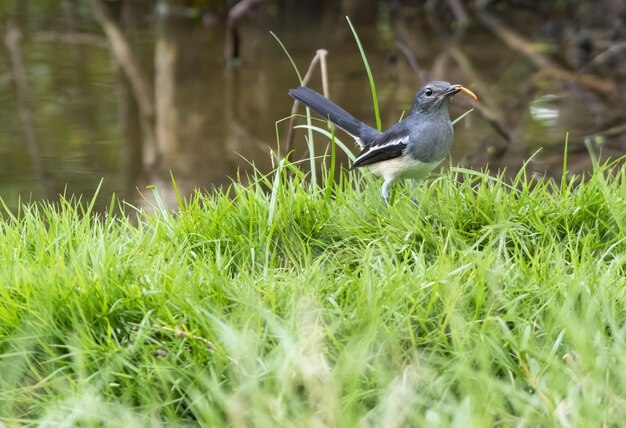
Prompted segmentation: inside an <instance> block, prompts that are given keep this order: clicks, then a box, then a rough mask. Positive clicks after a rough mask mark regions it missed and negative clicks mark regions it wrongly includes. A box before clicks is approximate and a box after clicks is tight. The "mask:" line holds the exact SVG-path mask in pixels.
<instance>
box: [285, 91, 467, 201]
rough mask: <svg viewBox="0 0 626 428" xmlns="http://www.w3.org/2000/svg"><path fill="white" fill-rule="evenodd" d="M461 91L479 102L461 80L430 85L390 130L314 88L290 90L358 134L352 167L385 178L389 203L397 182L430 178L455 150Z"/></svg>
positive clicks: (353, 133)
mask: <svg viewBox="0 0 626 428" xmlns="http://www.w3.org/2000/svg"><path fill="white" fill-rule="evenodd" d="M459 92H463V93H465V94H467V95H468V96H470V97H471V98H472V99H473V100H474V101H476V100H478V97H477V96H476V95H475V94H474V93H473V92H472V91H470V90H469V89H467V88H466V87H464V86H463V85H460V84H450V83H449V82H444V81H431V82H428V83H425V84H424V85H422V86H421V87H420V88H419V89H418V91H417V93H416V95H415V100H414V102H413V105H412V107H411V110H410V111H409V113H408V115H407V116H406V118H404V119H402V120H401V121H399V122H398V123H396V124H395V125H393V126H391V127H390V128H388V129H387V130H385V131H384V132H381V131H379V130H377V129H376V128H372V127H371V126H369V125H367V124H365V123H364V122H362V121H361V120H359V119H357V118H355V117H354V116H352V115H351V114H350V113H348V112H347V111H345V110H344V109H343V108H341V107H339V106H338V105H337V104H335V103H333V102H332V101H331V100H329V99H328V98H326V97H324V96H323V95H321V94H319V93H317V92H315V91H314V90H313V89H310V88H308V87H305V86H300V87H298V88H296V89H290V90H289V95H290V96H291V97H292V98H294V99H295V100H297V101H299V102H300V103H302V104H304V105H305V106H307V107H309V108H310V109H311V110H313V111H315V112H317V113H318V114H320V115H321V116H323V117H324V118H325V119H327V120H329V121H330V122H331V123H333V124H334V125H335V126H337V127H338V128H339V129H342V130H343V131H344V132H346V133H347V134H348V135H350V136H351V137H352V138H354V140H355V142H356V143H357V145H358V146H359V147H360V149H361V152H360V153H359V155H358V156H357V157H356V159H355V160H354V162H353V163H352V165H351V166H350V170H354V169H356V168H361V167H364V166H367V167H368V168H369V170H370V171H371V172H372V173H374V174H375V175H377V176H380V177H383V179H384V181H383V185H382V188H381V194H382V197H383V199H384V201H385V203H386V204H387V206H389V195H390V192H391V187H392V186H393V184H394V183H396V182H398V181H399V180H403V179H413V180H418V181H419V180H422V179H424V178H426V177H427V176H428V175H429V174H430V172H431V171H432V170H433V169H435V168H436V167H437V166H438V165H439V164H440V163H441V162H442V161H443V159H444V157H445V156H446V155H447V154H448V152H449V151H450V148H451V147H452V142H453V135H454V132H453V130H452V122H451V121H450V114H449V112H448V106H449V105H450V101H451V100H452V97H453V96H454V95H456V94H458V93H459Z"/></svg>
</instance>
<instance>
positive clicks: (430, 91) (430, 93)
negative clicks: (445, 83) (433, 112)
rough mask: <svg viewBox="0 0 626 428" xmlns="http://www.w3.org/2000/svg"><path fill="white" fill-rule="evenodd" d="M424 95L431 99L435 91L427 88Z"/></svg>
mask: <svg viewBox="0 0 626 428" xmlns="http://www.w3.org/2000/svg"><path fill="white" fill-rule="evenodd" d="M424 93H425V94H426V96H427V97H430V96H431V95H432V94H433V90H432V89H430V88H426V90H425V91H424Z"/></svg>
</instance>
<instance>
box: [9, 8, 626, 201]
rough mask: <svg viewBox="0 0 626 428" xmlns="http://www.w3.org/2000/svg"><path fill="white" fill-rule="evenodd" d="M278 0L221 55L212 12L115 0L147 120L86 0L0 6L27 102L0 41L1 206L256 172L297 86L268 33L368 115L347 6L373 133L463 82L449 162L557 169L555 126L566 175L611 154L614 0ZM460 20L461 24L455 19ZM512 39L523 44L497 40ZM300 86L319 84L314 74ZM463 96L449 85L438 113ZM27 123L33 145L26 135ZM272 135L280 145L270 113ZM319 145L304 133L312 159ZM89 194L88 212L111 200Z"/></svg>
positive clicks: (618, 14)
mask: <svg viewBox="0 0 626 428" xmlns="http://www.w3.org/2000/svg"><path fill="white" fill-rule="evenodd" d="M179 3H180V4H184V3H185V2H182V1H181V2H179ZM189 3H193V2H189ZM218 3H219V2H218ZM291 3H293V2H271V1H267V2H264V3H262V4H261V5H260V6H258V7H257V8H256V9H255V10H254V11H253V12H252V13H250V14H248V15H247V16H246V17H244V18H243V19H242V20H241V21H240V22H239V34H240V36H241V39H240V41H241V44H240V52H239V56H240V59H239V60H238V61H237V62H236V64H235V65H234V66H229V65H228V61H226V60H225V57H224V55H225V51H228V49H226V48H227V47H228V46H229V45H228V43H227V40H226V34H227V28H226V24H225V23H224V22H225V20H224V19H223V18H221V16H220V15H219V13H218V14H212V13H210V12H208V11H205V12H206V13H204V15H202V16H201V15H200V14H199V13H197V12H198V10H197V9H192V8H178V7H176V8H174V7H164V6H161V7H160V8H155V7H154V4H153V3H152V2H149V1H140V0H133V1H126V2H113V4H112V7H111V8H110V9H109V10H108V12H109V16H110V18H111V20H112V22H113V23H114V24H116V25H119V26H120V28H121V30H122V35H123V36H125V38H126V39H127V40H128V42H129V44H130V47H131V48H132V55H133V58H134V61H135V62H136V63H137V64H139V69H140V71H141V74H142V76H143V78H144V80H145V83H147V88H148V92H149V94H148V95H147V98H148V99H149V100H148V101H149V103H152V113H151V114H150V115H146V111H145V109H143V110H142V106H141V102H139V103H138V102H137V101H138V96H137V92H136V87H135V86H133V83H132V79H130V81H129V79H128V73H127V70H125V69H124V67H123V66H122V65H120V64H118V63H116V61H114V60H112V54H111V51H110V49H109V47H110V43H109V40H108V39H107V38H106V37H105V36H104V35H103V33H102V28H101V26H100V24H99V23H98V22H97V21H96V20H95V19H94V15H93V11H92V10H91V5H90V3H89V2H87V3H85V2H75V1H72V0H67V1H63V2H52V1H49V2H46V1H41V2H14V3H13V4H5V5H4V6H2V7H0V13H1V14H2V15H1V16H0V23H1V24H2V28H1V29H2V32H3V33H4V34H6V33H7V31H8V22H9V20H11V21H12V22H14V23H15V26H16V27H17V28H18V30H19V31H21V33H22V41H21V44H20V51H21V55H22V56H23V63H24V64H23V67H24V73H23V77H24V78H25V79H24V80H25V82H26V84H27V91H28V94H27V95H28V98H27V99H26V101H22V102H19V101H18V98H17V97H16V90H15V85H14V83H15V81H14V79H12V77H11V76H12V72H13V71H14V70H15V64H14V62H13V59H14V58H13V57H12V56H11V55H12V54H11V50H10V49H9V48H6V47H5V48H4V49H3V50H2V51H1V52H2V55H3V57H4V59H3V60H2V61H0V196H1V197H2V199H3V200H4V201H5V202H6V203H7V204H8V205H9V207H11V208H15V207H16V206H17V201H18V198H20V197H21V198H22V200H31V199H32V200H37V199H41V198H44V197H46V195H47V196H48V197H54V195H55V194H56V193H63V192H65V193H67V194H77V195H84V197H86V198H90V197H91V195H92V194H93V191H94V190H95V189H96V187H97V185H98V183H99V181H100V179H101V178H104V182H103V189H102V194H103V195H109V194H110V193H112V192H115V193H116V194H118V195H120V196H122V197H123V198H125V199H126V200H128V201H129V202H131V203H133V204H140V205H141V204H143V203H145V201H143V199H142V197H141V196H140V195H139V190H140V191H141V192H142V193H144V194H145V195H149V194H150V192H149V191H146V190H145V189H146V186H147V185H151V184H155V185H157V186H158V187H159V188H161V189H164V191H165V194H166V198H167V199H168V200H170V201H172V199H173V195H171V192H170V191H168V190H169V189H171V185H170V171H171V172H172V173H173V175H174V177H175V178H176V181H177V184H178V186H179V187H180V188H181V189H182V190H183V191H184V192H189V191H191V189H193V188H194V187H204V188H209V189H210V188H211V187H212V186H223V185H227V184H228V183H229V182H230V179H231V177H234V176H236V174H237V171H238V170H241V171H242V174H243V173H245V171H250V169H251V166H250V163H251V162H252V163H254V164H255V165H256V166H257V167H258V168H259V169H261V170H262V171H267V170H269V168H270V167H271V161H270V154H269V153H270V148H272V149H275V148H276V147H277V139H276V129H275V122H276V121H277V120H279V119H282V118H284V117H286V116H288V115H289V113H290V111H291V107H292V102H291V99H290V98H289V97H288V96H287V90H288V89H289V88H291V87H294V86H297V84H298V81H297V78H296V75H295V73H294V72H293V69H292V67H291V64H290V62H289V60H288V59H287V57H286V55H285V54H284V53H283V52H282V50H281V49H280V47H279V46H278V44H277V43H276V41H275V40H274V39H273V37H272V36H271V35H270V34H269V30H273V31H274V32H275V33H276V34H277V35H278V36H279V37H280V38H281V40H282V41H283V42H284V43H285V45H286V47H287V48H288V49H289V51H290V53H291V55H292V56H293V59H294V60H295V62H296V63H297V65H298V66H299V67H300V70H301V72H302V73H304V71H305V70H306V68H307V66H308V64H309V62H310V60H311V59H312V57H313V55H314V54H315V51H316V50H317V49H319V48H325V49H327V50H328V51H329V54H328V58H327V59H328V67H329V68H328V77H329V82H330V96H331V98H332V99H333V100H335V101H336V102H337V103H338V104H340V105H342V106H344V107H345V108H346V109H347V110H348V111H351V112H352V113H353V114H354V115H355V116H357V117H360V118H362V119H364V120H366V121H367V122H369V123H372V124H373V123H374V113H373V107H372V102H371V94H370V92H369V86H368V83H367V78H366V74H365V71H364V68H363V64H362V61H361V59H360V56H359V53H358V50H357V47H356V45H355V42H354V39H353V37H352V35H351V33H350V30H349V27H348V26H347V24H346V22H345V20H344V19H343V16H344V15H345V14H346V13H349V14H350V15H351V16H352V20H353V23H354V24H355V26H356V28H357V30H358V32H359V35H360V37H361V40H362V42H363V44H364V47H365V49H366V52H367V55H368V59H369V62H370V65H371V67H372V71H373V74H374V76H375V78H376V83H377V89H378V95H379V102H380V108H381V114H382V120H383V126H384V127H387V126H389V125H390V124H392V123H393V122H395V121H397V120H398V118H399V117H400V116H401V115H402V112H403V111H404V110H406V109H408V108H409V107H410V104H411V102H412V99H413V96H414V93H415V90H416V88H417V87H418V86H419V85H420V83H421V79H420V78H422V79H445V80H449V81H452V82H457V83H463V84H464V85H466V86H468V87H470V88H471V89H472V90H474V91H475V92H476V93H477V94H478V95H479V97H480V104H479V105H478V106H476V105H474V107H476V108H477V109H476V110H475V111H474V112H473V113H472V114H470V116H468V117H467V118H466V119H465V120H464V121H463V122H462V123H460V124H459V125H457V128H456V140H455V146H454V148H453V150H452V153H451V158H452V162H453V163H462V164H463V165H466V166H471V167H483V166H485V165H489V166H490V168H492V169H497V168H503V167H507V168H509V169H510V170H511V171H514V170H515V169H516V168H518V167H519V166H520V165H521V163H522V162H523V161H524V159H526V158H528V157H529V156H530V155H531V154H532V153H534V152H535V151H536V150H538V149H540V148H541V149H542V151H541V152H540V154H539V155H538V156H537V157H536V160H535V161H533V163H532V164H531V169H532V170H533V171H535V172H537V173H538V174H547V175H554V176H558V175H559V174H560V171H561V159H562V154H563V149H564V146H563V144H564V141H565V135H566V133H569V147H570V156H569V159H570V170H571V171H572V172H580V171H583V170H585V169H587V168H589V167H590V161H589V156H588V153H587V148H586V146H585V142H591V143H592V145H593V147H594V150H596V151H598V152H601V153H602V155H603V156H605V157H606V156H613V157H616V156H619V155H621V154H623V153H624V151H625V149H626V137H625V135H626V129H624V128H625V126H624V124H625V123H626V119H625V117H626V107H625V105H624V99H623V90H624V77H625V76H626V61H625V60H624V52H625V51H626V46H625V45H626V39H625V38H624V22H625V21H624V19H625V18H624V17H626V4H625V3H626V2H611V1H606V2H594V3H593V4H594V5H595V7H594V8H593V9H589V7H586V6H585V4H586V3H585V2H572V3H575V4H573V5H569V6H567V7H566V6H563V7H561V8H560V9H557V8H556V6H555V5H556V4H557V3H558V4H563V2H536V3H537V5H536V6H533V5H534V3H533V2H528V4H527V5H526V6H525V7H520V6H516V5H515V4H513V3H511V4H508V3H506V2H499V3H498V4H497V5H496V6H494V7H489V8H487V9H485V10H484V12H485V14H484V15H483V14H481V13H482V12H480V11H477V10H475V9H474V8H473V6H470V5H469V3H468V5H466V6H463V5H464V3H462V2H455V1H451V2H447V3H446V2H430V4H435V6H434V9H433V10H431V11H430V12H428V11H426V10H425V8H424V7H420V6H417V7H416V6H411V5H403V2H394V1H390V2H383V1H379V2H376V1H369V2H368V1H361V2H319V3H318V2H301V3H300V4H299V6H298V5H296V6H295V7H294V6H293V5H290V4H291ZM296 3H298V2H296ZM309 3H310V4H309ZM343 3H346V4H348V5H352V7H354V9H350V6H346V5H344V4H343ZM365 3H367V4H368V5H369V6H368V7H366V5H365ZM407 3H409V2H407ZM354 4H357V6H358V7H357V6H354ZM472 4H473V3H472ZM589 4H591V3H589ZM318 5H324V6H323V7H319V6H318ZM449 5H457V6H458V5H461V9H460V11H459V10H455V9H454V8H453V7H452V6H449ZM546 5H547V6H546ZM110 6H111V5H110ZM455 12H456V14H455ZM592 12H593V13H592ZM464 14H465V15H466V16H467V18H468V21H467V26H463V25H461V22H462V18H463V16H464ZM460 19H461V21H459V20H460ZM494 22H495V24H494ZM494 25H495V26H494ZM510 32H512V33H510ZM511 34H513V37H515V36H517V37H518V39H517V42H520V40H521V41H522V42H523V43H526V45H524V44H522V45H521V46H520V45H519V43H518V44H517V45H515V43H513V44H511V43H512V42H511V40H510V37H511ZM507 40H508V43H509V44H507ZM513 42H515V40H514V41H513ZM515 46H517V50H516V48H515ZM524 49H527V50H528V51H527V52H526V54H524V53H523V52H524ZM607 52H608V53H607ZM597 55H600V57H598V58H596V60H595V61H594V60H593V58H595V57H596V56H597ZM12 58H13V59H12ZM542 61H548V63H547V64H546V63H544V62H542ZM581 70H583V71H584V73H583V74H581V75H580V76H578V77H577V75H576V73H577V72H580V71H581ZM581 76H583V77H581ZM585 79H586V80H585ZM310 86H312V87H314V88H316V89H318V90H321V89H320V88H321V84H320V78H319V73H316V74H315V77H314V79H313V80H312V82H311V83H310ZM470 107H472V105H470V103H469V101H468V100H466V99H464V98H463V97H457V99H456V100H455V102H454V105H453V108H452V112H451V113H452V116H458V115H460V114H462V113H463V112H464V111H466V110H467V109H468V108H470ZM24 109H26V110H30V111H31V113H32V117H33V120H32V123H31V124H30V125H29V124H28V123H25V122H24V120H23V114H20V113H23V111H24ZM142 118H143V119H144V120H143V122H142V120H141V119H142ZM142 123H143V125H142ZM146 124H148V125H150V126H149V128H150V129H149V130H147V128H146ZM29 126H31V127H32V128H33V130H34V138H35V143H36V145H37V147H38V152H37V153H35V154H34V153H33V151H32V150H30V151H29V144H27V139H26V137H25V132H24V130H25V127H26V128H28V127H29ZM151 134H152V135H151ZM278 134H279V137H280V138H281V144H283V145H284V144H285V141H284V140H285V136H286V134H287V122H286V121H285V122H281V123H280V124H279V126H278ZM343 140H344V141H345V142H349V139H348V138H343ZM31 144H32V141H31ZM323 144H324V141H323V139H322V138H319V139H318V140H317V145H318V146H317V147H318V153H320V152H323V150H324V146H323ZM294 148H295V149H296V153H295V157H303V156H305V155H306V150H305V142H304V138H303V135H302V134H301V133H296V135H295V139H294ZM36 158H37V159H36ZM345 165H347V163H345ZM42 170H43V171H42ZM243 175H244V176H245V174H243ZM137 189H139V190H137ZM148 199H149V197H148ZM100 200H101V201H102V203H101V204H100V205H101V206H104V205H106V203H107V201H108V200H109V196H106V197H102V198H101V199H100Z"/></svg>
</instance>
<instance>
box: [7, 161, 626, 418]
mask: <svg viewBox="0 0 626 428" xmlns="http://www.w3.org/2000/svg"><path fill="white" fill-rule="evenodd" d="M610 167H611V165H604V166H601V167H598V168H596V171H595V172H594V173H593V174H592V175H591V176H590V177H587V178H586V179H585V180H584V181H581V180H579V179H578V180H576V179H575V180H572V179H569V180H565V181H564V182H563V183H562V184H556V183H555V182H553V181H547V180H531V179H529V178H527V177H526V176H525V174H524V172H521V173H520V174H519V175H518V176H517V178H516V179H515V180H514V181H513V183H509V184H505V182H504V181H503V180H502V179H500V178H498V177H492V176H489V175H487V174H483V173H480V172H472V171H467V170H463V169H460V168H451V169H450V170H449V171H447V172H445V173H443V174H442V175H440V176H438V177H435V178H434V179H432V180H430V181H429V182H426V183H422V184H421V185H419V186H418V187H417V189H416V190H415V194H416V195H417V196H418V197H419V200H420V204H419V207H416V206H415V205H414V204H413V202H412V201H411V199H410V195H409V192H408V189H400V191H399V192H397V195H396V200H395V201H394V202H393V204H392V207H391V209H389V210H387V209H386V207H385V206H384V203H383V202H382V199H381V198H380V195H379V186H378V184H377V183H375V182H374V180H373V179H372V178H371V177H369V176H367V175H361V174H360V173H356V174H353V175H352V176H351V177H348V176H347V175H343V174H342V175H341V178H340V180H339V181H335V180H333V179H326V180H325V182H324V183H323V185H322V186H321V187H317V188H314V189H311V188H310V187H309V185H308V184H306V181H305V177H304V176H303V173H302V172H300V170H299V169H298V168H296V167H295V166H294V165H291V164H289V163H287V162H283V163H281V164H280V165H279V167H278V169H277V170H276V171H275V172H274V173H272V174H270V175H268V176H266V177H262V176H257V177H256V181H254V182H253V183H252V184H251V185H249V186H243V185H240V184H237V183H235V184H233V186H232V189H231V190H232V193H231V196H232V195H233V194H234V197H228V196H226V195H225V194H219V193H218V194H215V195H211V196H207V195H203V194H199V193H198V194H196V195H195V196H193V197H192V198H189V200H186V201H181V202H180V210H179V212H176V213H173V212H170V211H168V210H166V209H164V208H162V207H160V205H158V204H157V206H156V207H155V210H154V211H153V212H150V213H148V212H139V213H135V212H134V210H133V209H130V208H128V207H127V208H126V214H127V215H128V216H131V215H132V216H135V215H138V217H139V221H138V222H135V221H131V220H130V219H129V218H125V217H123V216H112V215H101V214H96V213H93V212H91V211H90V208H89V206H86V207H85V206H83V205H79V204H77V203H74V202H68V201H65V200H61V201H60V202H59V203H58V204H56V206H55V207H53V206H52V205H50V204H46V203H42V204H36V205H31V206H24V207H22V210H21V211H20V212H19V213H17V214H13V215H8V214H7V215H6V216H5V218H4V219H3V220H0V237H1V238H2V239H1V240H0V260H1V262H0V351H1V352H2V358H1V361H0V420H1V421H2V422H4V424H5V425H6V426H9V427H11V426H20V425H22V424H24V423H35V424H41V425H43V426H61V425H63V426H122V425H125V426H133V427H134V426H173V425H185V424H188V425H196V424H198V423H199V424H201V425H204V426H227V425H228V426H233V427H249V426H258V427H266V426H280V427H291V426H313V427H323V426H331V427H333V426H334V427H350V426H362V427H366V426H372V427H373V426H385V427H404V426H462V427H470V426H476V427H484V426H490V425H499V426H511V425H525V426H553V425H554V426H570V425H571V426H618V425H620V424H621V423H623V421H624V420H625V419H626V402H625V399H624V397H626V358H624V355H626V342H625V339H626V327H625V320H626V296H625V290H626V288H625V286H626V279H625V274H626V234H625V228H626V172H625V171H624V169H619V168H610ZM325 173H328V171H325ZM326 177H332V174H327V175H326ZM115 204H116V203H115V202H113V203H112V206H114V205H115Z"/></svg>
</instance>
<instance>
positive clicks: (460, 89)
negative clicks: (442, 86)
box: [444, 85, 478, 101]
mask: <svg viewBox="0 0 626 428" xmlns="http://www.w3.org/2000/svg"><path fill="white" fill-rule="evenodd" d="M457 92H463V93H465V94H467V95H468V96H469V97H470V98H471V99H473V100H474V101H478V97H477V96H476V94H475V93H473V92H472V91H470V90H469V89H467V88H466V87H465V86H463V85H452V86H450V88H449V89H448V90H447V91H446V92H444V95H445V96H448V95H454V94H456V93H457Z"/></svg>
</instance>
